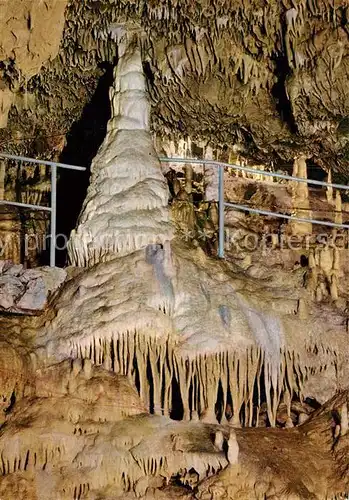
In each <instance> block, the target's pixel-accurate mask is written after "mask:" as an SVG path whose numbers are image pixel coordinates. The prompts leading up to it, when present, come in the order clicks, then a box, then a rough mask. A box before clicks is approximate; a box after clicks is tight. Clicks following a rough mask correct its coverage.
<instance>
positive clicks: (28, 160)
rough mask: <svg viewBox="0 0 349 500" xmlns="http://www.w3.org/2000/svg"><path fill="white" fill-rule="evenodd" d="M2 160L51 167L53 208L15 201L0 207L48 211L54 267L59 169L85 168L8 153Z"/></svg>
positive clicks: (1, 155)
mask: <svg viewBox="0 0 349 500" xmlns="http://www.w3.org/2000/svg"><path fill="white" fill-rule="evenodd" d="M0 158H5V159H8V160H15V161H19V162H26V163H35V164H37V165H47V166H49V167H51V206H50V207H44V206H42V205H31V204H29V203H19V202H15V201H7V200H0V205H11V206H15V207H24V208H31V209H33V210H40V211H46V212H50V213H51V230H50V237H51V245H50V266H51V267H54V266H55V264H56V232H57V226H56V222H57V221H56V217H57V168H66V169H69V170H80V171H85V170H86V168H85V167H79V166H77V165H67V164H66V163H59V162H54V161H48V160H38V159H36V158H27V157H26V156H17V155H11V154H8V153H1V152H0Z"/></svg>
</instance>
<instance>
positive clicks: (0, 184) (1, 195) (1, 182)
mask: <svg viewBox="0 0 349 500" xmlns="http://www.w3.org/2000/svg"><path fill="white" fill-rule="evenodd" d="M5 168H6V163H5V160H0V200H4V199H5V173H6V171H5Z"/></svg>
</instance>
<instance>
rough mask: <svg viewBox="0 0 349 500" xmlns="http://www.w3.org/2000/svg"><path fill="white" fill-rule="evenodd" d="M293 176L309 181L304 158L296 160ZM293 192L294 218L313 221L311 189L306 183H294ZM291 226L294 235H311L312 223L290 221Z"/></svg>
mask: <svg viewBox="0 0 349 500" xmlns="http://www.w3.org/2000/svg"><path fill="white" fill-rule="evenodd" d="M293 176H294V177H303V178H304V179H307V177H308V176H307V163H306V158H305V157H304V156H300V157H299V158H296V159H295V161H294V165H293ZM293 184H294V185H293V190H292V191H293V192H292V204H293V213H292V215H293V216H294V217H298V218H300V219H311V217H312V213H311V210H310V203H309V189H308V184H307V183H305V182H294V183H293ZM290 226H291V230H292V233H293V234H299V235H302V234H311V233H312V224H311V222H297V221H290Z"/></svg>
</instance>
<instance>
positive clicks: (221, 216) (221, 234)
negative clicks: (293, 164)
mask: <svg viewBox="0 0 349 500" xmlns="http://www.w3.org/2000/svg"><path fill="white" fill-rule="evenodd" d="M159 159H160V161H161V162H166V163H186V164H190V163H192V164H199V165H213V166H215V167H218V168H219V172H218V207H219V223H218V224H219V227H218V233H219V236H218V257H219V258H221V259H222V258H224V208H225V207H231V208H235V209H237V210H242V211H245V212H251V213H256V214H260V215H267V216H268V215H271V216H273V217H278V218H282V219H287V220H293V221H297V222H310V223H311V224H318V225H320V226H328V227H336V228H343V229H349V225H348V224H337V223H335V222H327V221H324V220H317V219H311V218H309V219H308V218H304V219H303V218H301V217H295V216H293V215H286V214H282V213H280V212H271V211H269V210H261V209H257V208H251V207H248V206H246V205H239V204H236V203H230V202H226V201H224V169H225V168H226V167H228V168H233V169H235V170H240V171H243V172H248V173H252V174H262V175H266V176H269V177H277V178H279V179H286V180H290V181H294V182H303V183H306V184H315V185H317V186H328V187H334V188H336V189H344V190H346V191H347V190H349V186H346V185H344V184H334V183H331V182H322V181H316V180H313V179H306V178H304V177H293V176H291V175H286V174H278V173H277V172H265V171H264V170H259V169H255V168H250V167H242V166H241V165H235V164H231V163H223V162H219V161H215V160H202V159H198V158H175V157H173V158H168V157H160V158H159Z"/></svg>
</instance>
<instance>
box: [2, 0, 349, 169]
mask: <svg viewBox="0 0 349 500" xmlns="http://www.w3.org/2000/svg"><path fill="white" fill-rule="evenodd" d="M34 3H35V5H37V7H36V9H45V7H44V6H45V4H44V3H43V4H41V3H40V2H33V3H30V4H29V5H32V4H33V5H34ZM46 3H47V2H46ZM102 4H103V8H102V11H103V12H102V15H101V4H100V3H99V2H95V1H94V0H88V1H85V2H80V1H78V0H72V1H70V2H69V4H68V6H67V9H66V12H65V25H64V34H63V40H62V44H61V47H60V50H59V57H57V58H56V59H55V60H54V61H52V62H51V63H50V64H49V67H48V68H47V69H44V70H43V71H42V72H41V73H40V76H39V77H38V78H36V79H33V80H32V81H31V82H30V85H29V87H30V92H31V93H32V94H33V95H34V96H36V99H37V103H36V104H34V105H32V106H30V112H29V113H28V112H27V110H23V108H21V105H20V100H19V101H18V112H19V115H20V116H21V114H22V113H23V115H24V116H23V120H21V128H23V130H25V131H27V135H28V136H30V126H29V128H28V129H26V127H28V124H29V123H33V124H34V123H40V124H41V125H42V127H43V128H44V129H45V130H49V131H50V133H51V129H52V123H51V119H50V117H49V116H48V115H49V113H48V112H49V111H50V110H51V112H52V116H54V117H55V123H56V126H57V128H56V130H55V131H52V135H53V134H55V133H57V134H58V133H62V131H64V132H67V131H68V130H69V128H70V126H71V124H72V122H73V121H74V120H76V119H77V118H78V117H79V116H80V113H81V110H82V106H83V104H84V103H87V102H88V101H89V99H90V98H91V97H92V95H93V92H94V88H95V87H94V86H93V85H92V84H91V80H94V81H95V80H96V78H98V76H100V74H101V72H100V70H99V67H100V66H101V63H105V62H109V63H113V62H114V60H115V56H116V52H117V48H116V45H115V41H114V37H113V34H112V33H111V31H110V30H109V26H110V24H111V23H118V22H123V21H125V20H136V21H137V22H139V23H140V24H141V25H142V27H143V28H144V31H145V36H144V37H143V39H142V45H143V53H144V54H145V55H146V59H147V60H146V64H147V68H148V70H147V75H148V77H149V90H150V92H151V96H152V118H153V120H152V121H153V124H152V126H153V128H154V129H155V130H156V132H157V133H159V134H161V135H164V134H165V133H167V134H169V135H170V136H171V137H172V138H176V139H177V138H178V136H182V137H186V136H187V135H190V136H192V138H193V139H194V140H195V141H196V140H198V142H200V141H201V140H203V141H205V142H208V141H211V142H213V143H215V144H216V145H217V146H219V145H226V146H228V147H233V146H234V145H237V144H238V145H239V146H240V147H241V149H242V151H244V154H245V155H247V156H252V158H254V159H255V160H256V159H261V160H262V159H263V160H264V161H266V162H270V160H271V158H274V160H277V159H280V158H281V159H282V161H281V163H283V162H284V161H285V160H286V161H291V162H292V161H293V159H294V156H295V154H296V153H299V152H301V153H307V154H309V155H310V156H312V157H313V158H314V160H316V162H317V163H318V164H319V165H322V166H323V167H324V168H328V167H329V166H330V165H332V166H333V167H334V171H335V170H338V169H340V170H341V171H342V172H344V171H345V167H346V160H347V158H348V130H347V129H348V126H347V125H348V124H347V116H348V114H349V110H348V99H347V98H346V95H347V94H346V82H347V80H348V71H349V70H348V36H349V35H348V10H347V7H348V6H347V1H346V0H335V2H332V3H331V2H330V3H329V2H328V1H327V0H317V1H314V0H294V1H292V2H291V1H290V0H284V1H279V0H271V1H269V2H268V3H266V4H263V3H261V2H260V1H259V0H253V1H250V2H247V1H246V0H233V1H231V0H229V1H228V0H225V1H219V2H211V1H209V0H202V1H200V2H199V3H198V4H197V5H196V4H195V6H194V5H191V4H189V3H188V2H186V1H184V0H171V2H170V3H169V2H167V0H166V1H165V0H164V1H160V2H155V1H154V2H146V3H145V2H143V1H142V0H137V1H135V2H130V1H128V0H118V1H117V2H110V1H109V0H103V2H102ZM10 5H11V7H12V5H14V4H13V2H6V3H5V6H6V8H5V11H4V12H6V10H7V6H10ZM19 5H20V7H19V8H20V9H22V5H27V2H21V3H20V4H19ZM48 5H50V7H51V6H52V9H53V10H52V12H54V13H55V14H54V15H55V20H56V19H58V17H57V16H58V11H57V12H56V10H55V9H58V7H59V8H60V9H61V17H60V21H61V22H63V12H64V9H63V6H64V2H56V3H54V4H52V3H48ZM53 5H54V7H53ZM196 7H197V8H196ZM40 12H41V11H40ZM50 12H51V11H50ZM52 15H53V14H52ZM4 19H6V18H5V17H4ZM12 22H14V21H12ZM16 22H17V23H18V22H22V21H16ZM23 22H26V16H23ZM56 24H57V23H53V22H50V29H51V31H52V29H54V26H55V25H56ZM58 24H59V23H58ZM36 26H37V24H35V25H34V29H33V33H35V30H36V29H37V27H36ZM40 26H41V25H40ZM45 26H46V24H45ZM179 27H181V29H179ZM42 29H45V30H47V28H46V27H45V28H42ZM4 33H7V31H6V30H5V31H4ZM28 33H29V32H26V37H27V36H28ZM45 33H46V31H45ZM50 34H51V32H50ZM11 36H12V35H11ZM33 36H34V35H33ZM55 39H57V37H55ZM26 41H27V39H26ZM43 45H44V44H43ZM14 47H15V43H14V41H13V40H12V45H11V46H9V48H8V49H7V51H6V54H4V56H3V58H4V59H3V61H7V59H6V57H8V55H9V54H13V51H14V50H15V48H14ZM45 47H46V45H45ZM25 50H27V49H26V47H25ZM45 53H46V52H45ZM21 54H22V53H20V54H19V55H20V56H21V57H24V55H23V56H22V55H21ZM46 57H47V56H46ZM0 60H1V58H0ZM21 60H22V59H20V61H21ZM20 61H19V63H20ZM19 63H18V65H19ZM23 64H25V65H27V66H29V67H30V66H31V62H30V57H29V55H28V58H27V59H25V62H23ZM4 75H5V76H6V78H7V79H10V80H11V81H13V86H14V87H17V88H18V89H19V93H20V94H24V93H25V89H24V85H23V82H22V81H21V79H20V77H19V75H18V74H17V59H14V60H13V64H10V65H7V66H6V67H5V68H4ZM71 89H74V93H72V92H71ZM39 102H40V109H41V110H42V109H45V110H46V111H47V113H42V114H41V113H38V105H39ZM62 108H63V109H62ZM14 116H16V123H13V125H14V126H15V125H16V126H17V130H18V118H19V117H18V116H17V115H14ZM24 118H25V120H24ZM31 120H33V121H31ZM5 134H6V132H4V135H5ZM11 147H13V146H12V145H11Z"/></svg>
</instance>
